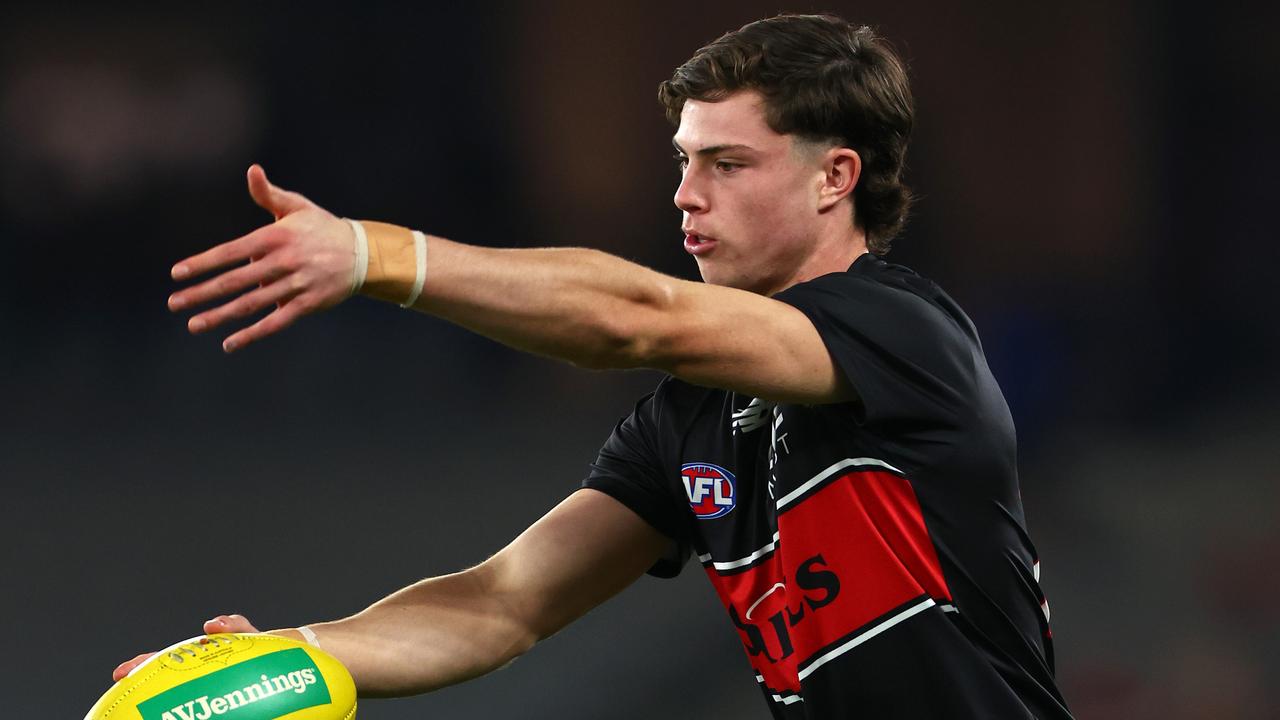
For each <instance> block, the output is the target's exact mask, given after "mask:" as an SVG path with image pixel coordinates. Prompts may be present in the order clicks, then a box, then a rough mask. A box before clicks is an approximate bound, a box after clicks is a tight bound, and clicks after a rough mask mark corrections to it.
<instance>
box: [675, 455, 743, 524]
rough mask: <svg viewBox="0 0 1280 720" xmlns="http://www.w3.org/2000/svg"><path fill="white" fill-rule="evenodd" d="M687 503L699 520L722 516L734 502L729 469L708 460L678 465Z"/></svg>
mask: <svg viewBox="0 0 1280 720" xmlns="http://www.w3.org/2000/svg"><path fill="white" fill-rule="evenodd" d="M680 479H681V480H682V481H684V491H685V494H687V495H688V496H689V507H690V508H692V509H693V514H694V515H696V516H697V518H698V519H699V520H712V519H715V518H718V517H724V516H725V515H728V514H729V512H730V511H731V510H733V507H734V505H735V504H736V498H737V496H736V494H735V490H734V478H733V473H731V472H729V471H728V470H725V469H724V468H722V467H720V466H719V465H712V464H710V463H685V464H684V466H683V467H681V468H680Z"/></svg>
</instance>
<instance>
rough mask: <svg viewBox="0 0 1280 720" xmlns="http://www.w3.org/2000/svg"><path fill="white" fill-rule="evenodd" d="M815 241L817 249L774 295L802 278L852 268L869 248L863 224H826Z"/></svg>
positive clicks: (804, 280) (814, 249)
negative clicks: (857, 225) (828, 225)
mask: <svg viewBox="0 0 1280 720" xmlns="http://www.w3.org/2000/svg"><path fill="white" fill-rule="evenodd" d="M823 230H824V232H820V233H819V234H818V235H817V237H816V239H815V240H814V243H813V246H812V247H813V250H812V251H811V252H810V253H809V254H808V255H807V256H806V257H805V259H804V261H803V262H802V263H800V265H799V266H798V267H797V268H796V271H795V272H794V273H792V275H791V277H790V279H788V280H787V282H786V283H784V284H783V285H781V286H780V287H778V288H777V289H776V290H774V291H773V292H771V293H768V294H769V295H770V296H772V295H775V294H777V293H780V292H782V291H783V290H786V289H787V288H789V287H792V286H794V285H799V284H800V283H802V282H808V281H809V280H812V279H814V278H816V277H821V276H823V275H828V274H830V273H834V272H844V271H845V270H848V269H849V266H850V265H852V264H853V261H854V260H857V259H858V258H859V257H861V256H862V255H865V254H866V252H867V239H866V235H865V234H864V233H863V232H862V230H861V229H859V228H849V227H848V226H847V225H846V226H845V227H827V228H823Z"/></svg>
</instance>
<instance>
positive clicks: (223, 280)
mask: <svg viewBox="0 0 1280 720" xmlns="http://www.w3.org/2000/svg"><path fill="white" fill-rule="evenodd" d="M252 259H253V260H258V259H260V258H258V257H256V256H255V257H254V258H252ZM287 274H288V270H287V269H285V268H283V267H281V266H280V265H277V264H276V263H272V262H250V263H249V264H248V265H244V266H241V267H238V268H235V269H234V270H228V271H227V272H224V273H222V274H221V275H218V276H217V277H215V278H213V279H211V280H206V281H204V282H202V283H200V284H199V285H196V286H194V287H189V288H185V289H183V290H181V291H179V292H176V293H174V294H172V295H170V296H169V309H170V310H173V311H178V310H182V309H183V308H188V307H193V306H196V305H203V304H204V303H207V302H209V301H211V300H216V299H218V298H220V297H224V296H226V295H230V294H231V293H234V292H239V291H241V290H243V289H245V288H247V287H249V286H251V285H269V284H271V283H272V282H275V281H276V280H278V279H280V278H282V277H284V276H285V275H287Z"/></svg>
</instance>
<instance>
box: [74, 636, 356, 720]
mask: <svg viewBox="0 0 1280 720" xmlns="http://www.w3.org/2000/svg"><path fill="white" fill-rule="evenodd" d="M355 716H356V685H355V682H354V681H352V679H351V673H349V672H347V669H346V668H345V667H343V666H342V663H340V662H338V661H337V659H335V658H334V657H333V656H332V655H330V654H329V653H326V652H324V651H323V650H320V649H318V648H315V647H313V646H311V645H308V644H306V643H302V642H298V641H296V640H290V639H289V638H283V637H277V636H275V635H263V634H257V633H253V634H243V633H225V634H218V635H202V636H200V637H195V638H192V639H190V640H185V641H183V642H180V643H177V644H176V645H171V646H169V647H167V648H165V649H164V650H161V651H160V652H158V653H156V654H155V655H154V656H152V657H151V658H150V659H148V660H147V661H146V662H145V663H143V664H141V665H139V666H138V667H136V668H134V669H133V672H131V673H129V675H128V676H127V677H125V678H124V679H122V680H121V681H120V682H118V683H116V684H115V685H113V686H112V687H111V689H110V690H108V691H107V693H106V694H105V695H103V696H102V698H101V699H99V700H98V702H97V703H95V704H94V706H93V708H92V709H91V710H89V714H88V715H86V716H85V720H275V718H287V720H351V719H352V718H354V717H355Z"/></svg>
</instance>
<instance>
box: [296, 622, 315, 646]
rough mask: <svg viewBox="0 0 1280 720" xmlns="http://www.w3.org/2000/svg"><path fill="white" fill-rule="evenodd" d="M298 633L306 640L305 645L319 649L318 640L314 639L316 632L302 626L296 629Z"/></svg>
mask: <svg viewBox="0 0 1280 720" xmlns="http://www.w3.org/2000/svg"><path fill="white" fill-rule="evenodd" d="M298 632H299V633H302V637H304V638H306V641H307V644H308V645H311V646H312V647H320V638H318V637H316V631H315V630H312V629H311V628H309V627H307V626H306V625H303V626H302V627H300V628H298Z"/></svg>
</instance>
